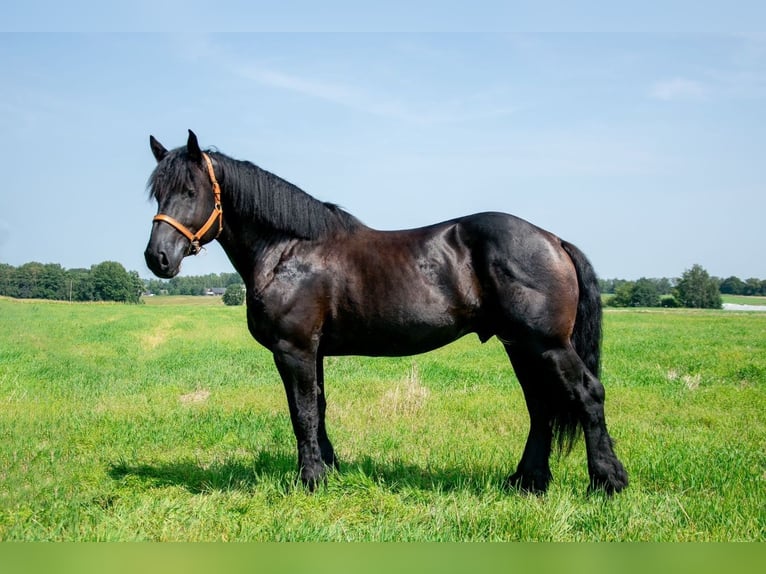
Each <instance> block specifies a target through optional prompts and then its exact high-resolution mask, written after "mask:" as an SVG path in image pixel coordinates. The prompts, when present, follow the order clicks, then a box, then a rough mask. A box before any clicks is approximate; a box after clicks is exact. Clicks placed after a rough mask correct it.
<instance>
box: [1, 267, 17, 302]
mask: <svg viewBox="0 0 766 574" xmlns="http://www.w3.org/2000/svg"><path fill="white" fill-rule="evenodd" d="M0 295H5V296H6V297H16V268H15V267H14V266H13V265H8V264H7V263H0Z"/></svg>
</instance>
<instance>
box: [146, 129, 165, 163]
mask: <svg viewBox="0 0 766 574" xmlns="http://www.w3.org/2000/svg"><path fill="white" fill-rule="evenodd" d="M149 146H150V147H151V148H152V153H153V154H154V158H155V159H156V160H157V163H159V162H161V161H162V158H164V157H165V156H166V155H168V150H166V149H165V146H163V145H162V144H161V143H160V142H158V141H157V140H156V139H154V136H149Z"/></svg>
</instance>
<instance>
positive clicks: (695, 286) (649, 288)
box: [599, 265, 766, 309]
mask: <svg viewBox="0 0 766 574" xmlns="http://www.w3.org/2000/svg"><path fill="white" fill-rule="evenodd" d="M599 286H600V288H601V293H603V294H608V295H611V296H610V297H608V298H606V304H607V305H608V306H610V307H693V308H704V309H720V308H721V305H722V300H721V295H722V294H723V295H761V296H766V280H763V279H756V278H750V279H746V280H744V281H743V280H742V279H740V278H738V277H734V276H732V277H727V278H726V279H721V278H719V277H712V276H710V274H709V273H708V272H707V271H706V270H705V269H704V268H703V267H702V266H701V265H694V266H692V268H691V269H687V270H686V271H684V273H683V275H681V277H680V278H678V279H668V278H665V277H663V278H660V279H649V278H646V277H642V278H641V279H638V280H636V281H625V280H623V279H602V280H600V281H599Z"/></svg>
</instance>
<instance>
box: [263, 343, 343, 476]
mask: <svg viewBox="0 0 766 574" xmlns="http://www.w3.org/2000/svg"><path fill="white" fill-rule="evenodd" d="M274 362H275V363H276V365H277V369H278V370H279V374H280V376H281V377H282V382H283V383H284V386H285V393H286V394H287V404H288V406H289V408H290V419H291V420H292V423H293V431H294V432H295V438H296V440H297V443H298V467H299V469H300V476H301V481H303V484H305V485H306V486H307V487H308V488H310V489H312V490H313V489H314V488H315V487H316V485H317V484H318V483H319V482H321V480H322V479H323V477H324V475H325V472H326V467H325V464H324V462H323V457H322V448H320V443H319V429H320V426H321V428H322V430H323V431H324V420H323V419H324V397H322V407H321V408H320V401H319V400H318V397H319V385H318V384H317V357H316V353H314V352H310V351H303V350H301V349H298V348H296V347H295V346H294V345H292V344H290V343H287V342H281V343H280V344H278V345H277V346H276V349H275V350H274ZM325 439H326V435H325ZM328 444H329V443H328ZM325 448H326V446H325ZM330 448H332V447H330Z"/></svg>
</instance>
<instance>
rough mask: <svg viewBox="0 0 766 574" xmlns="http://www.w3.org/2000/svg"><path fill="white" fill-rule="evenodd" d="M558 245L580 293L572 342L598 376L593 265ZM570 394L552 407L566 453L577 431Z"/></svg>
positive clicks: (598, 340) (598, 330)
mask: <svg viewBox="0 0 766 574" xmlns="http://www.w3.org/2000/svg"><path fill="white" fill-rule="evenodd" d="M561 246H562V247H563V248H564V251H566V252H567V255H569V257H570V258H571V259H572V263H574V266H575V272H576V273H577V283H578V286H579V288H580V297H579V299H578V301H577V316H576V318H575V324H574V331H573V333H572V346H574V349H575V351H576V352H577V355H578V356H579V357H580V359H581V360H582V362H583V363H584V364H585V367H586V368H587V369H588V370H589V371H590V372H591V373H592V374H593V376H594V377H596V378H598V377H599V374H600V371H601V314H602V311H601V291H600V289H599V285H598V278H597V277H596V272H595V271H594V269H593V266H592V265H591V264H590V262H589V261H588V259H587V258H586V257H585V254H584V253H583V252H582V251H580V250H579V249H578V248H577V247H575V246H574V245H572V244H571V243H567V242H566V241H562V242H561ZM573 407H574V405H573V404H572V398H571V397H568V396H567V397H566V398H564V399H563V401H562V403H561V404H559V405H558V408H556V409H555V412H554V416H553V432H554V437H555V438H556V441H557V443H558V445H559V450H560V451H561V452H564V453H568V452H569V451H570V450H571V449H572V446H573V445H574V442H575V440H576V439H577V438H578V436H579V433H580V421H579V418H578V416H577V412H578V411H577V409H575V408H573Z"/></svg>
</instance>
